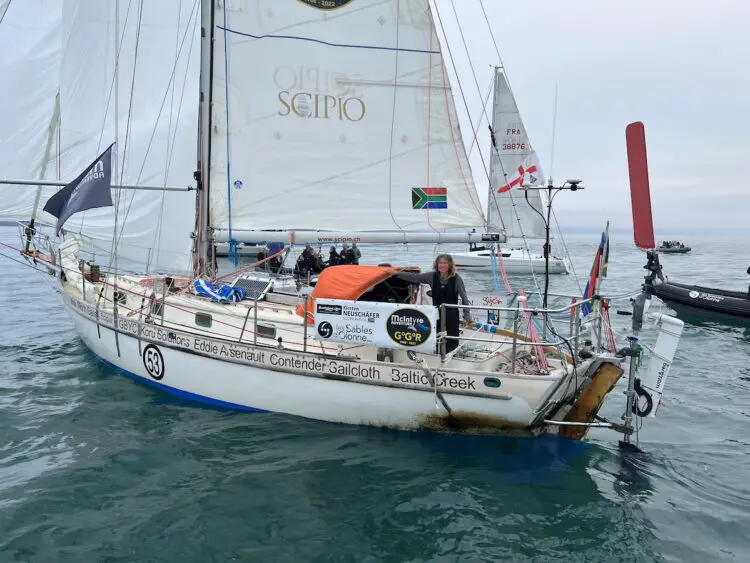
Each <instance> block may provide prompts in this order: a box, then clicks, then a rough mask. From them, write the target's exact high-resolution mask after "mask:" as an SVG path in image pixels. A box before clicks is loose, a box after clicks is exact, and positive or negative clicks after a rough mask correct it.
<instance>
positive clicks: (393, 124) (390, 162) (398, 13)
mask: <svg viewBox="0 0 750 563" xmlns="http://www.w3.org/2000/svg"><path fill="white" fill-rule="evenodd" d="M400 21H401V2H396V52H395V60H394V65H395V68H394V70H393V105H392V107H391V136H390V141H391V142H390V143H389V145H388V213H389V214H390V215H391V220H392V221H393V224H394V225H396V227H397V228H398V229H399V230H401V231H402V230H403V228H402V227H401V225H399V224H398V221H396V217H395V216H394V215H393V136H394V134H395V132H396V93H397V89H398V63H399V53H400V50H399V46H400V43H399V40H400V34H399V32H400V30H401V26H400V24H399V22H400ZM430 40H432V37H430ZM430 64H432V53H430ZM430 70H432V67H430ZM428 99H429V98H428ZM429 147H430V137H429V134H428V136H427V150H428V151H429ZM428 154H429V152H428ZM428 166H429V157H428Z"/></svg>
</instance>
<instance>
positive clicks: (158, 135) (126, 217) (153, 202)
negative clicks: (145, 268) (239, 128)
mask: <svg viewBox="0 0 750 563" xmlns="http://www.w3.org/2000/svg"><path fill="white" fill-rule="evenodd" d="M119 4H120V13H119V17H117V14H116V13H115V9H116V8H115V6H116V3H115V2H113V1H101V0H65V2H64V8H63V22H62V30H63V31H62V37H63V54H62V64H61V74H60V108H61V120H60V155H59V162H60V166H61V178H62V179H63V180H70V179H72V178H74V177H76V176H77V175H78V174H79V173H80V172H81V171H82V170H83V169H84V168H85V167H86V166H87V165H88V164H89V163H90V162H91V161H92V159H94V158H95V157H96V156H97V155H98V154H99V153H101V151H103V150H104V149H105V148H106V147H107V146H108V145H109V144H110V143H111V142H113V141H115V140H116V139H115V137H116V136H117V137H118V138H117V140H118V144H117V147H116V154H117V161H118V162H117V165H116V167H115V173H114V174H113V176H114V177H113V183H115V184H124V185H138V186H141V185H150V186H162V187H163V186H177V187H185V188H187V187H189V186H190V185H191V183H192V175H193V171H194V170H195V168H196V147H197V142H198V141H197V131H198V91H199V88H198V80H199V75H200V9H199V6H198V3H197V2H195V1H193V0H167V1H159V2H144V3H141V4H140V5H137V4H132V5H131V3H128V2H120V3H119ZM116 24H118V25H119V37H120V39H119V53H118V55H119V57H118V56H116V53H115V37H116V36H115V33H116ZM118 60H119V72H118V74H119V76H118V77H117V80H116V79H115V67H116V63H117V61H118ZM115 100H117V106H118V107H117V108H116V107H115ZM115 116H117V123H118V132H117V135H116V133H115V120H116V117H115ZM117 192H119V195H118V193H117ZM113 199H114V200H115V201H116V208H117V222H118V225H119V228H118V246H117V252H118V256H120V257H122V258H125V259H127V260H128V261H133V262H137V263H139V264H149V265H150V266H151V268H152V269H162V270H166V271H187V270H189V269H190V268H191V257H190V250H191V239H190V233H191V232H192V230H193V229H194V217H195V194H194V192H187V191H185V192H166V191H161V190H157V191H146V190H117V191H116V192H115V193H113ZM49 220H50V221H53V220H54V219H53V218H51V217H50V218H49ZM114 223H115V209H114V208H105V209H95V210H89V211H85V212H83V213H80V214H77V215H75V216H74V217H72V218H71V219H70V220H69V221H68V222H67V223H66V225H65V228H66V229H67V230H69V231H74V232H81V233H82V234H83V235H84V236H86V237H88V238H89V239H92V240H93V241H94V243H95V244H99V245H101V247H102V248H105V249H106V250H109V249H110V246H111V241H112V239H113V236H114Z"/></svg>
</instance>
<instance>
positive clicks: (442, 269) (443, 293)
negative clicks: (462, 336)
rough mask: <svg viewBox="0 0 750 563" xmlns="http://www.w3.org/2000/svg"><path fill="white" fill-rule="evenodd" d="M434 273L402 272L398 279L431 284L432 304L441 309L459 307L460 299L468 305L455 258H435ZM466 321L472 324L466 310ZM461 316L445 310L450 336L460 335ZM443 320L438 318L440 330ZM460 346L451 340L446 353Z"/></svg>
mask: <svg viewBox="0 0 750 563" xmlns="http://www.w3.org/2000/svg"><path fill="white" fill-rule="evenodd" d="M432 268H433V271H432V272H424V273H422V274H415V273H410V272H400V273H398V274H396V277H398V278H400V279H402V280H404V281H407V282H410V283H427V284H430V289H431V291H430V293H431V295H432V304H433V305H435V306H436V307H438V311H439V310H440V309H439V307H440V305H442V304H443V303H445V304H447V305H458V298H459V297H460V298H461V303H463V304H464V305H467V304H468V303H469V297H468V296H467V295H466V287H465V286H464V280H463V279H461V276H459V275H458V274H457V273H456V266H455V264H454V263H453V257H452V256H451V255H450V254H440V255H439V256H438V257H437V258H435V263H434V264H433V266H432ZM463 311H464V320H465V321H467V322H471V311H470V310H469V309H464V310H463ZM459 324H460V323H459V316H458V309H454V308H452V307H451V308H446V309H445V330H446V332H447V333H448V336H458V335H459ZM442 326H443V325H442V319H441V318H440V317H438V330H440V328H441V327H442ZM457 346H458V340H454V339H449V340H448V341H447V342H446V347H445V349H446V352H452V351H453V350H455V348H456V347H457Z"/></svg>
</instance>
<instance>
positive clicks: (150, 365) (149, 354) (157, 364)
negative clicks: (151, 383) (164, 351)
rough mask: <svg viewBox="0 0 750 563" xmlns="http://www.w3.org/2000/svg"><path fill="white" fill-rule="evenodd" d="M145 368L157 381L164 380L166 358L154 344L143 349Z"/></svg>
mask: <svg viewBox="0 0 750 563" xmlns="http://www.w3.org/2000/svg"><path fill="white" fill-rule="evenodd" d="M143 367H145V368H146V372H147V373H148V374H149V375H150V376H151V377H152V378H154V379H155V380H156V381H161V380H162V379H164V357H163V356H162V355H161V350H159V349H158V348H157V347H156V346H154V345H153V344H149V345H148V346H146V347H145V348H144V349H143Z"/></svg>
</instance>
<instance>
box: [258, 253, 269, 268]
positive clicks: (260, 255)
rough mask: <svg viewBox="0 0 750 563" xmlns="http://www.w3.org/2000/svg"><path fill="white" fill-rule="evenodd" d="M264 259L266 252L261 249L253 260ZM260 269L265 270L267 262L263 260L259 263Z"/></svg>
mask: <svg viewBox="0 0 750 563" xmlns="http://www.w3.org/2000/svg"><path fill="white" fill-rule="evenodd" d="M265 259H266V253H265V252H263V251H262V250H261V251H260V252H258V257H257V258H256V259H255V261H256V262H260V261H261V260H265ZM260 269H261V270H267V269H268V262H263V263H262V264H261V265H260Z"/></svg>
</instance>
